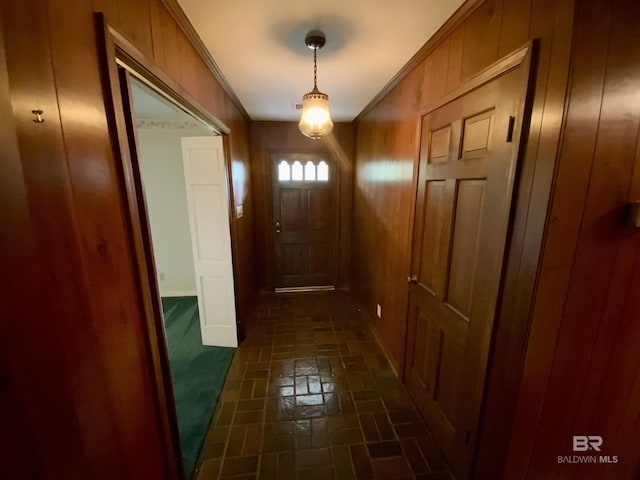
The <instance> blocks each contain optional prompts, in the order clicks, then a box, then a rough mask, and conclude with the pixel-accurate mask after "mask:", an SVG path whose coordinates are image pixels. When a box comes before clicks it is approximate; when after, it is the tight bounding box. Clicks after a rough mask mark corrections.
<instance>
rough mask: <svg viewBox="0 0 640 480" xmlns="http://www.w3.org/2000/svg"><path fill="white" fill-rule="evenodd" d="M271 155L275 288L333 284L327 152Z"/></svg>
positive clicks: (331, 178) (333, 214) (333, 220)
mask: <svg viewBox="0 0 640 480" xmlns="http://www.w3.org/2000/svg"><path fill="white" fill-rule="evenodd" d="M272 158H273V232H274V233H273V234H274V245H275V270H276V288H279V289H282V288H285V289H286V288H308V287H333V286H334V285H335V272H336V224H337V201H336V188H335V186H336V184H337V182H336V178H335V177H336V169H335V163H334V161H333V159H332V157H331V156H330V155H327V154H280V155H273V157H272Z"/></svg>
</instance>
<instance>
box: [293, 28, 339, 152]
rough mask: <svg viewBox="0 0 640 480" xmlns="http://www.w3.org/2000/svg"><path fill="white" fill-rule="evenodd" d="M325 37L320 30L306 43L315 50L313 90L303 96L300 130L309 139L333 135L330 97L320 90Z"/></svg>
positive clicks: (307, 37)
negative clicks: (319, 55)
mask: <svg viewBox="0 0 640 480" xmlns="http://www.w3.org/2000/svg"><path fill="white" fill-rule="evenodd" d="M325 41H326V39H325V36H324V33H322V32H321V31H319V30H312V31H310V32H309V33H307V36H306V38H305V39H304V43H306V44H307V47H309V48H310V49H312V50H313V90H311V91H310V92H309V93H305V94H304V95H303V96H302V115H301V116H300V123H299V124H298V128H299V129H300V131H301V132H302V133H303V134H304V135H306V136H307V137H310V138H313V139H315V140H317V139H318V138H321V137H324V136H325V135H328V134H329V133H331V130H333V122H332V121H331V115H330V114H329V95H327V94H326V93H322V92H321V91H320V90H318V79H317V76H318V65H317V60H316V57H317V53H318V49H320V48H322V47H323V46H324V44H325Z"/></svg>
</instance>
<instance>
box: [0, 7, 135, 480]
mask: <svg viewBox="0 0 640 480" xmlns="http://www.w3.org/2000/svg"><path fill="white" fill-rule="evenodd" d="M46 12H47V5H46V3H45V2H44V1H42V2H35V3H33V2H32V3H31V4H29V5H28V6H27V5H26V4H19V3H17V2H16V3H12V4H10V5H3V10H2V13H3V27H4V35H5V41H6V48H7V67H8V72H9V89H10V92H9V93H10V95H11V102H12V110H13V116H14V119H15V125H16V127H17V138H18V145H19V149H20V159H21V163H22V174H23V176H19V177H18V178H16V179H15V180H14V181H16V182H20V181H21V180H23V181H24V188H25V191H26V195H27V199H28V203H29V214H28V216H27V217H25V218H23V219H22V222H24V223H23V224H22V226H21V227H20V228H19V230H17V231H16V232H14V233H13V234H20V232H23V234H25V235H27V237H26V238H25V240H26V242H25V248H26V250H25V253H26V254H27V255H29V254H30V253H31V252H32V250H31V248H33V247H34V244H33V243H34V240H36V239H38V244H37V248H38V251H37V256H33V257H31V258H29V257H27V258H24V259H23V260H25V261H26V262H27V263H24V264H18V265H16V267H20V268H22V269H24V270H25V271H28V272H29V275H30V276H31V277H32V278H31V280H30V281H29V283H22V284H18V285H16V287H17V288H19V289H21V295H20V296H18V297H15V298H12V297H9V298H8V299H7V302H15V301H19V300H18V299H19V298H20V297H22V298H23V303H18V304H17V305H16V306H17V307H18V308H19V309H20V311H19V312H16V313H17V316H16V317H15V318H13V319H12V321H11V322H10V323H9V324H7V325H6V326H7V327H8V328H9V330H8V331H5V332H3V333H4V335H3V343H2V348H1V350H2V351H3V352H5V355H6V356H7V357H8V359H9V363H8V364H7V366H8V367H9V366H11V367H10V370H9V371H8V372H7V373H6V374H8V379H7V381H8V382H10V384H12V388H11V389H8V390H7V391H6V393H7V396H8V398H7V401H8V402H9V403H10V404H13V406H14V407H17V411H16V414H17V415H18V418H20V417H22V418H21V420H22V421H23V422H24V423H23V424H21V425H19V427H20V428H21V429H24V430H27V431H29V437H30V440H29V443H28V444H27V443H26V442H25V443H22V442H19V445H20V443H22V445H20V446H21V447H23V448H26V447H27V446H28V447H30V450H26V451H23V452H18V453H17V454H18V456H24V455H25V453H27V454H28V455H29V459H28V460H27V461H26V463H25V466H27V465H29V464H31V465H32V466H28V467H27V469H25V470H24V471H22V472H19V473H18V476H17V477H16V478H27V477H28V476H31V475H32V476H34V477H40V478H53V477H55V476H59V477H69V478H72V477H78V476H91V477H95V478H99V477H100V476H101V475H102V474H101V473H100V469H101V467H106V465H109V463H110V462H112V463H113V468H114V471H115V472H119V473H120V474H124V473H125V472H126V470H125V469H124V468H123V464H122V461H121V459H120V458H119V451H118V450H119V445H118V442H117V440H116V438H117V433H116V428H117V427H116V426H115V425H110V424H109V421H108V420H106V419H104V415H103V414H104V412H105V411H106V412H108V411H110V410H111V407H110V405H109V403H108V399H109V392H108V387H107V384H106V379H105V373H104V365H103V364H102V359H101V357H100V355H96V352H99V347H98V344H97V338H96V335H97V332H96V329H95V325H94V323H93V321H92V320H93V319H92V314H91V311H90V307H89V305H88V302H87V300H86V293H87V285H86V281H85V275H84V271H83V264H82V258H81V253H80V252H81V249H82V244H81V241H80V238H79V232H78V228H77V225H76V223H75V218H74V207H73V199H72V195H71V188H70V187H71V185H70V178H69V171H68V166H67V163H66V158H65V146H64V143H63V141H62V130H61V124H60V117H59V113H60V112H59V111H58V105H57V101H56V100H57V99H56V91H55V88H54V76H53V71H52V58H51V51H50V47H49V38H48V35H47V32H48V23H49V18H48V16H47V13H46ZM32 28H33V29H35V30H34V34H33V35H32V36H30V38H29V41H28V42H25V41H23V40H21V39H22V38H23V37H22V35H23V33H24V32H25V31H27V30H28V29H32ZM34 108H40V109H41V110H43V112H44V113H43V116H44V118H45V121H44V123H35V122H34V121H33V120H34V115H33V114H32V113H31V110H32V109H34ZM21 177H22V178H21ZM15 200H16V202H17V208H18V213H19V212H20V205H21V204H20V198H19V197H16V198H15ZM31 235H33V237H32V238H29V237H30V236H31ZM42 239H46V242H43V241H42ZM16 253H17V252H16ZM14 261H15V259H12V260H9V262H8V264H9V265H11V264H12V262H14ZM12 270H13V268H12ZM20 278H21V276H20V275H18V277H17V279H18V281H19V279H20ZM25 297H26V298H25ZM27 298H29V300H27ZM78 320H82V321H83V322H85V323H84V325H85V327H84V328H77V323H78ZM7 335H8V336H7ZM62 346H64V348H62ZM79 359H82V368H78V366H77V365H75V362H78V360H79ZM16 368H19V370H15V369H16ZM89 392H91V394H89ZM96 417H100V418H96ZM16 434H17V437H18V438H24V437H23V435H21V434H20V433H19V432H16ZM84 442H91V443H93V444H95V445H96V446H97V448H96V449H95V450H89V451H85V448H84V445H85V443H84ZM29 444H30V445H29ZM102 447H103V448H104V451H102V452H101V451H100V449H101V448H102ZM69 451H72V452H75V454H76V457H77V458H76V461H75V462H69V461H68V457H67V458H65V456H67V455H68V452H69ZM65 452H66V453H65ZM36 472H37V473H36Z"/></svg>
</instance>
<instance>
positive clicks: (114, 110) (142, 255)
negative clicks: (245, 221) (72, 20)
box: [94, 12, 241, 480]
mask: <svg viewBox="0 0 640 480" xmlns="http://www.w3.org/2000/svg"><path fill="white" fill-rule="evenodd" d="M94 19H95V24H96V32H97V42H98V48H99V52H100V56H101V58H100V64H101V65H100V66H101V80H102V86H103V89H104V92H105V107H106V111H107V120H108V124H109V131H110V136H111V141H112V146H113V151H114V155H115V159H116V163H117V166H118V170H119V174H120V182H121V187H122V189H123V195H124V199H123V200H124V208H125V217H126V218H127V222H128V231H129V242H130V245H131V249H132V252H131V253H132V256H133V258H134V259H135V264H134V269H135V270H136V272H137V285H138V292H137V295H138V298H139V302H140V304H141V306H142V311H143V312H144V317H145V318H144V325H143V328H144V333H145V337H146V340H147V355H148V358H149V362H150V363H151V365H152V366H153V372H152V377H153V380H154V387H155V396H154V401H155V403H156V407H157V409H158V411H160V412H162V414H161V417H160V418H158V422H159V424H160V427H161V431H162V433H163V439H162V440H163V443H164V446H165V453H166V455H165V458H166V460H167V472H168V473H169V475H170V478H173V479H178V480H182V479H184V478H186V477H185V471H184V465H183V459H182V446H181V441H180V431H179V428H178V418H177V414H176V403H175V396H174V392H173V384H172V380H171V369H170V366H169V356H168V351H167V344H166V338H165V331H164V320H163V314H162V304H161V300H160V291H159V286H158V281H157V275H156V266H155V260H154V256H153V246H152V242H151V231H150V227H149V217H148V213H147V208H146V204H145V199H144V192H143V189H142V183H141V176H140V168H139V161H138V158H137V153H138V149H137V135H136V131H135V128H134V126H133V123H132V119H133V104H132V97H131V86H130V82H129V79H130V77H132V76H133V77H135V78H137V79H138V80H140V81H142V82H143V83H144V84H145V85H147V86H148V87H150V88H152V89H153V90H154V91H155V92H156V93H158V94H160V95H161V96H163V97H165V98H166V99H167V100H169V101H170V102H172V103H174V104H178V105H180V107H181V108H183V109H184V110H186V111H187V112H188V113H190V114H191V115H193V116H194V117H195V118H197V119H198V120H200V121H201V122H202V123H203V124H205V125H207V126H209V127H210V128H211V130H212V134H218V135H221V136H222V140H223V148H224V160H225V167H226V180H227V181H226V184H227V192H228V199H229V209H228V210H229V211H228V217H229V227H230V231H231V255H232V259H233V258H234V257H235V256H234V253H235V248H234V246H235V244H236V242H237V237H236V228H235V222H234V218H235V217H234V215H233V208H232V206H233V205H234V203H235V202H234V198H233V188H232V183H231V182H232V179H231V156H230V142H229V133H230V129H229V128H228V127H227V126H226V125H225V124H224V123H223V122H222V121H221V120H219V119H218V118H217V117H215V116H214V115H212V114H211V113H209V112H208V111H207V110H206V109H205V108H204V107H203V106H202V105H200V104H199V103H198V102H197V101H196V100H195V99H194V98H193V97H192V96H191V95H190V94H189V93H188V92H187V91H186V90H185V89H184V88H182V87H181V86H180V85H179V84H177V83H176V82H175V81H174V80H173V79H171V78H170V77H169V76H168V75H167V74H165V73H164V72H163V71H162V70H161V69H160V68H159V67H158V66H157V65H156V64H155V63H154V62H153V60H152V59H150V58H149V57H147V56H146V55H145V54H144V53H143V52H142V51H141V50H140V49H139V48H138V47H136V46H135V45H134V44H133V43H132V42H131V41H129V40H128V39H127V37H126V36H125V35H123V34H122V33H121V32H120V31H119V30H118V29H117V28H115V27H113V26H112V25H110V24H109V23H108V22H107V21H106V19H105V16H104V14H103V13H101V12H97V13H95V14H94ZM233 276H234V288H235V291H236V292H237V272H236V264H235V262H233ZM235 302H236V312H237V311H238V305H237V302H238V295H237V294H236V295H235ZM236 319H237V320H236V321H237V322H238V317H237V316H236ZM240 327H241V325H238V332H240V331H241V329H240Z"/></svg>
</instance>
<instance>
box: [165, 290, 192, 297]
mask: <svg viewBox="0 0 640 480" xmlns="http://www.w3.org/2000/svg"><path fill="white" fill-rule="evenodd" d="M160 296H161V297H197V296H198V293H197V292H196V291H195V290H169V291H167V292H160Z"/></svg>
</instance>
